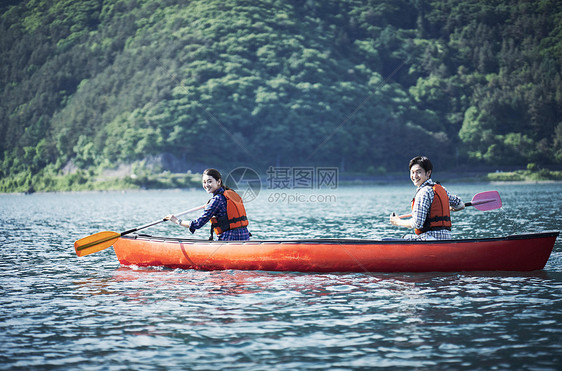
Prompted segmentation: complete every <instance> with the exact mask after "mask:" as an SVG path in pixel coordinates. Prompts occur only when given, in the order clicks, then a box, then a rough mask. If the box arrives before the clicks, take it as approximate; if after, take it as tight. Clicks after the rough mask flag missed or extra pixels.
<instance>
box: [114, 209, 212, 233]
mask: <svg viewBox="0 0 562 371" xmlns="http://www.w3.org/2000/svg"><path fill="white" fill-rule="evenodd" d="M204 207H205V205H201V206H197V207H194V208H193V209H189V210H186V211H182V212H181V213H179V214H175V216H182V215H185V214H189V213H192V212H194V211H197V210H200V209H203V208H204ZM165 221H166V219H159V220H155V221H153V222H150V223H148V224H145V225H142V226H140V227H136V228H133V229H129V230H128V231H125V232H121V236H124V235H126V234H129V233H133V232H136V231H140V230H141V229H145V228H148V227H152V226H153V225H156V224H160V223H162V222H165Z"/></svg>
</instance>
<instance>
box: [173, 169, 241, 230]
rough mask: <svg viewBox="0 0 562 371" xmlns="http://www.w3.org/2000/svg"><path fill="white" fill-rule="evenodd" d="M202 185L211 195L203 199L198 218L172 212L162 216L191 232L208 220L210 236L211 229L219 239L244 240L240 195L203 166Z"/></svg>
mask: <svg viewBox="0 0 562 371" xmlns="http://www.w3.org/2000/svg"><path fill="white" fill-rule="evenodd" d="M202 182H203V188H204V189H205V190H206V191H207V193H210V194H212V195H213V197H212V198H211V199H210V200H209V202H207V205H206V206H205V210H204V211H203V215H201V216H200V217H199V218H198V219H195V220H192V221H187V220H181V219H179V218H177V217H176V216H175V215H168V216H167V217H166V218H164V219H166V220H170V221H171V222H174V223H176V224H178V225H181V226H183V227H186V228H189V230H190V231H191V233H195V230H197V229H199V228H201V227H203V226H204V225H205V224H207V222H208V221H209V220H210V221H211V237H210V238H209V239H210V240H212V239H213V233H215V234H216V235H217V237H218V240H219V241H233V240H237V241H245V240H249V239H250V232H248V228H246V226H247V225H248V217H247V216H246V210H245V208H244V203H243V202H242V198H241V197H240V196H239V195H238V194H237V193H236V192H234V191H233V190H232V189H230V188H228V187H227V186H225V185H224V184H223V181H222V176H221V173H219V171H218V170H216V169H207V170H205V171H204V172H203V180H202Z"/></svg>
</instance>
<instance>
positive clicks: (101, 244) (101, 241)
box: [74, 205, 205, 256]
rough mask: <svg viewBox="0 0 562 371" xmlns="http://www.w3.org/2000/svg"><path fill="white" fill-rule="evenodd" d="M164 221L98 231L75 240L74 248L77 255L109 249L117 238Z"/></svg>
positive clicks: (201, 207) (182, 213)
mask: <svg viewBox="0 0 562 371" xmlns="http://www.w3.org/2000/svg"><path fill="white" fill-rule="evenodd" d="M204 207H205V205H201V206H197V207H194V208H193V209H189V210H186V211H183V212H181V213H179V214H175V215H176V216H181V215H184V214H188V213H191V212H194V211H197V210H201V209H203V208H204ZM164 221H166V220H165V219H160V220H156V221H154V222H151V223H148V224H145V225H143V226H140V227H137V228H133V229H129V230H128V231H125V232H121V233H117V232H110V231H104V232H98V233H95V234H92V235H90V236H88V237H84V238H81V239H79V240H78V241H76V242H74V250H76V255H78V256H84V255H89V254H93V253H95V252H98V251H101V250H104V249H107V248H108V247H109V246H112V245H113V244H114V243H115V241H117V239H118V238H119V237H121V236H124V235H126V234H129V233H133V232H136V231H140V230H141V229H144V228H148V227H152V226H153V225H156V224H160V223H162V222H164Z"/></svg>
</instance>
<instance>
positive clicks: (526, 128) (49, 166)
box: [0, 0, 562, 191]
mask: <svg viewBox="0 0 562 371" xmlns="http://www.w3.org/2000/svg"><path fill="white" fill-rule="evenodd" d="M3 4H4V5H1V6H0V12H1V23H0V51H1V53H0V58H1V60H0V82H1V84H0V89H1V90H2V99H1V101H0V191H14V190H15V191H17V190H25V189H28V188H30V187H33V188H34V189H36V190H39V189H46V190H48V189H55V188H57V187H59V188H60V187H61V185H60V184H58V185H57V184H55V183H54V180H53V179H54V178H56V176H57V175H60V174H63V173H69V172H70V173H72V174H74V177H71V178H67V180H66V182H67V184H66V187H67V188H72V187H73V185H78V184H80V183H84V182H86V181H87V180H88V179H89V178H95V177H99V176H100V175H101V174H102V172H103V170H107V169H112V168H116V167H118V166H119V165H120V164H135V166H134V169H136V170H137V171H139V172H142V171H143V165H146V164H148V163H155V162H156V163H159V164H160V167H159V168H158V167H157V168H153V170H152V171H157V170H158V169H162V170H166V166H167V165H169V164H171V163H172V162H170V161H168V162H162V161H160V162H158V161H156V160H158V159H162V158H168V159H170V158H172V159H178V160H179V161H177V162H179V163H182V164H184V165H185V168H182V169H181V170H182V171H185V170H186V169H189V168H190V166H193V167H194V168H195V167H197V166H199V165H205V166H213V167H219V168H221V169H228V168H233V167H236V166H241V165H245V166H253V167H256V168H259V169H263V168H265V167H267V166H269V165H282V166H292V165H305V166H317V165H328V166H340V167H341V168H342V170H344V171H354V172H366V171H368V170H370V171H372V170H373V169H378V171H384V169H387V170H394V169H402V168H403V167H404V166H405V163H406V162H407V160H408V159H409V158H410V157H412V156H413V155H416V154H420V153H424V154H427V155H428V156H430V157H431V158H432V159H433V160H434V162H436V163H438V164H439V165H440V166H441V167H442V168H446V167H449V168H453V167H455V166H458V165H459V164H471V165H494V166H497V167H498V168H501V167H502V166H509V165H517V166H521V167H525V166H527V164H528V163H534V164H537V165H539V166H544V165H555V166H560V165H562V78H561V76H562V75H561V65H562V3H561V2H559V1H555V0H544V1H535V2H529V1H526V0H518V1H517V0H513V1H512V0H503V1H499V0H497V1H476V0H470V1H469V0H464V1H457V0H440V1H437V0H435V1H431V0H378V1H369V0H364V1H353V0H322V1H319V0H307V1H301V0H299V1H297V0H265V1H241V0H239V1H236V0H193V1H184V0H105V1H102V0H77V1H75V0H54V1H47V0H27V1H20V2H17V1H12V2H11V4H10V2H8V3H5V2H4V3H3ZM171 170H174V169H171ZM145 171H146V170H145ZM76 174H78V175H76Z"/></svg>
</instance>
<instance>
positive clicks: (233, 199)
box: [211, 189, 248, 235]
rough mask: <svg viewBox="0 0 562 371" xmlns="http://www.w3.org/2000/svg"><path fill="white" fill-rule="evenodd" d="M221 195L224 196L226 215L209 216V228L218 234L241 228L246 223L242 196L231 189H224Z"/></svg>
mask: <svg viewBox="0 0 562 371" xmlns="http://www.w3.org/2000/svg"><path fill="white" fill-rule="evenodd" d="M223 196H224V197H225V198H226V215H225V216H222V217H218V218H217V217H214V216H213V217H212V218H211V228H212V230H214V232H215V233H216V234H217V235H219V234H221V233H223V232H225V231H228V230H230V229H236V228H242V227H245V226H247V225H248V217H247V216H246V209H245V208H244V203H243V202H242V197H240V196H239V195H238V193H236V192H234V191H233V190H231V189H227V190H225V191H224V193H223Z"/></svg>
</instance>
